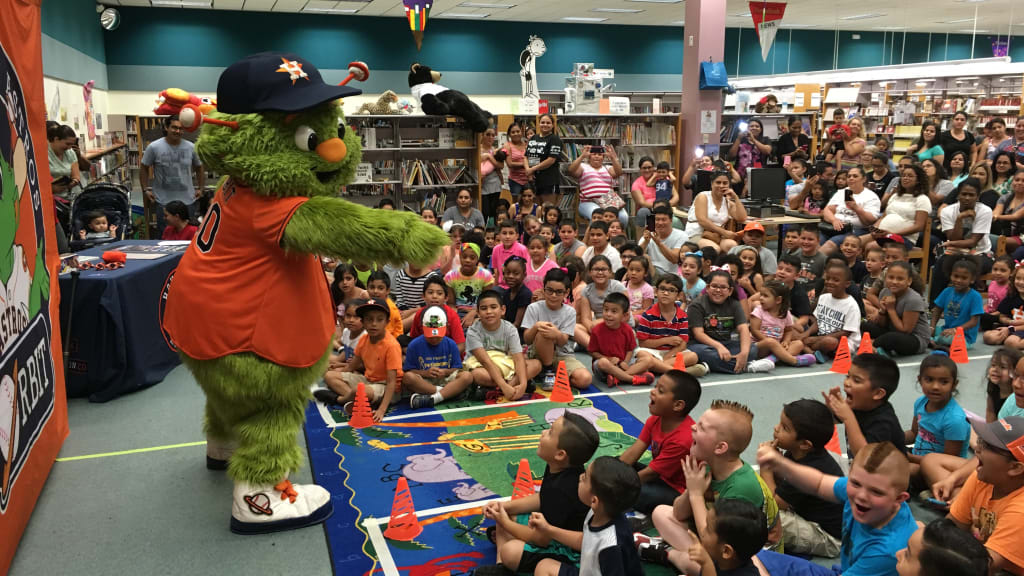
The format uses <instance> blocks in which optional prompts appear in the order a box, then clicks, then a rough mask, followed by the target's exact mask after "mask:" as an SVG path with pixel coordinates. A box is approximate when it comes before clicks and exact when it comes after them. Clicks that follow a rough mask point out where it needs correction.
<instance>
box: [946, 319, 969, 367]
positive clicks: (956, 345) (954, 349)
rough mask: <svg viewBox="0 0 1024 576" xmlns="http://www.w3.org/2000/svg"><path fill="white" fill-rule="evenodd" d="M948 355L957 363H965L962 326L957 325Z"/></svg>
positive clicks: (965, 353) (965, 354) (965, 355)
mask: <svg viewBox="0 0 1024 576" xmlns="http://www.w3.org/2000/svg"><path fill="white" fill-rule="evenodd" d="M949 357H950V359H952V360H953V362H956V363H957V364H967V341H966V340H965V339H964V329H963V328H962V327H959V326H958V327H957V329H956V335H955V336H953V345H952V346H950V347H949Z"/></svg>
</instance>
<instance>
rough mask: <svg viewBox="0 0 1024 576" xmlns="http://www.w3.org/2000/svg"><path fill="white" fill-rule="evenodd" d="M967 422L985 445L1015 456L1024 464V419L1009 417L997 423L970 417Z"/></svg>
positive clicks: (978, 417) (974, 416)
mask: <svg viewBox="0 0 1024 576" xmlns="http://www.w3.org/2000/svg"><path fill="white" fill-rule="evenodd" d="M967 421H968V422H970V423H971V428H974V431H975V432H976V433H977V434H978V437H979V438H981V439H982V440H984V441H985V444H988V445H989V446H991V447H993V448H998V449H999V450H1004V451H1006V452H1009V453H1010V454H1012V455H1013V457H1014V458H1016V459H1017V461H1018V462H1024V418H1021V417H1020V416H1009V417H1007V418H1000V419H999V420H996V421H995V422H985V419H984V418H982V417H980V416H976V415H969V416H968V417H967Z"/></svg>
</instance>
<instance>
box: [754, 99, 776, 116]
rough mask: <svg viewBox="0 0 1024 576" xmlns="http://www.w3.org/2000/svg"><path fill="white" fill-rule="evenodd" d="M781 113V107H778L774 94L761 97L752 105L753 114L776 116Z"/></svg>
mask: <svg viewBox="0 0 1024 576" xmlns="http://www.w3.org/2000/svg"><path fill="white" fill-rule="evenodd" d="M781 111H782V106H780V105H779V99H778V98H776V97H775V94H768V95H767V96H764V97H762V98H761V99H760V100H758V101H757V104H755V105H754V112H756V113H758V114H777V113H779V112H781Z"/></svg>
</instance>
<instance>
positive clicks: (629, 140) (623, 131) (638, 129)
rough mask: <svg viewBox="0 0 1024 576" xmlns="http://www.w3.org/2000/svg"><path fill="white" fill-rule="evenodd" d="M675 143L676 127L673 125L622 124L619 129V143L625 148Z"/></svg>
mask: <svg viewBox="0 0 1024 576" xmlns="http://www.w3.org/2000/svg"><path fill="white" fill-rule="evenodd" d="M675 141H676V127H675V125H673V124H661V123H658V124H643V123H639V122H637V123H633V122H630V123H627V124H622V125H621V127H620V129H619V142H620V144H623V145H627V146H642V145H645V144H648V145H664V144H673V143H675Z"/></svg>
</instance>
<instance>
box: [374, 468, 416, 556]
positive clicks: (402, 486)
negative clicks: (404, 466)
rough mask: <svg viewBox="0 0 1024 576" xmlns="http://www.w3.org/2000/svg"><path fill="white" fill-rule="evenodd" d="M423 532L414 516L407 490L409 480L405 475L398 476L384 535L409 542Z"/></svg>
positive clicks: (414, 510) (410, 496) (413, 508)
mask: <svg viewBox="0 0 1024 576" xmlns="http://www.w3.org/2000/svg"><path fill="white" fill-rule="evenodd" d="M420 532H423V526H420V521H419V520H418V519H417V518H416V507H415V506H413V504H412V494H411V493H410V492H409V481H408V480H406V479H405V476H399V477H398V486H396V487H395V501H394V502H393V503H392V504H391V519H390V520H388V529H387V530H385V531H384V536H385V537H387V538H390V539H392V540H402V541H404V542H409V541H410V540H412V539H413V538H415V537H417V536H419V535H420Z"/></svg>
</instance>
